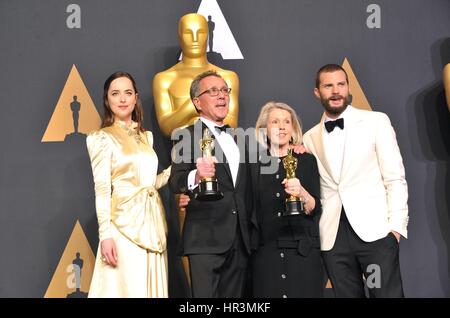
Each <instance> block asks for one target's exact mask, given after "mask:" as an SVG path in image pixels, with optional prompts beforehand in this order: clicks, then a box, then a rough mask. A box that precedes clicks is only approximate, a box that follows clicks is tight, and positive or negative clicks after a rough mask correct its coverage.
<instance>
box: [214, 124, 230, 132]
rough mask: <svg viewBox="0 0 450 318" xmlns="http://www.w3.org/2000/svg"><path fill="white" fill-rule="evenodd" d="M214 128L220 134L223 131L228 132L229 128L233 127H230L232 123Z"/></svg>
mask: <svg viewBox="0 0 450 318" xmlns="http://www.w3.org/2000/svg"><path fill="white" fill-rule="evenodd" d="M214 128H215V129H216V131H217V132H218V133H219V134H220V133H221V132H222V131H223V132H227V129H228V128H231V127H230V125H223V126H215V127H214Z"/></svg>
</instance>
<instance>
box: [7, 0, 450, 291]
mask: <svg viewBox="0 0 450 318" xmlns="http://www.w3.org/2000/svg"><path fill="white" fill-rule="evenodd" d="M70 3H77V4H78V5H80V7H81V12H82V14H81V23H82V25H81V29H69V28H67V26H66V18H67V16H68V14H67V13H66V7H67V6H68V5H69V4H70ZM218 3H219V5H220V7H221V9H222V12H223V14H224V16H225V18H226V19H227V22H228V25H229V27H230V28H231V30H232V32H233V34H234V36H235V39H236V41H237V43H238V45H239V47H240V49H241V52H242V54H243V55H244V58H245V59H244V60H225V61H218V62H217V63H216V64H219V65H220V66H222V67H223V68H226V69H232V70H235V71H236V72H237V73H238V74H239V76H240V80H241V95H240V114H239V123H240V125H241V126H242V127H249V126H251V125H253V124H254V122H255V120H256V117H257V114H258V111H259V109H260V107H261V106H262V105H263V104H264V103H265V102H267V101H269V100H279V101H284V102H287V103H288V104H290V105H292V106H294V107H295V109H296V110H297V111H298V113H299V114H300V116H301V119H302V122H303V125H304V130H305V131H306V130H307V129H309V128H311V127H312V126H313V125H314V124H315V123H316V122H317V121H318V120H319V119H320V115H321V113H322V107H321V105H320V104H319V102H318V101H317V100H316V99H315V97H314V96H313V87H314V76H315V72H316V70H317V69H318V68H319V67H320V66H322V65H323V64H326V63H338V64H341V63H342V61H343V59H344V58H345V57H347V58H348V60H349V62H350V65H351V66H352V68H353V70H354V72H355V74H356V76H357V78H358V80H359V82H360V84H361V86H362V88H363V90H364V92H365V94H366V96H367V98H368V100H369V103H370V104H371V106H372V108H373V109H374V110H378V111H383V112H385V113H387V114H388V115H389V116H390V118H391V120H392V124H393V125H394V127H395V129H396V131H397V137H398V141H399V145H400V149H401V151H402V154H403V158H404V162H405V167H406V177H407V181H408V184H409V195H410V198H409V208H410V224H409V236H410V238H409V239H408V240H402V242H401V268H402V274H403V281H404V288H405V294H406V296H408V297H448V296H450V281H449V269H450V268H449V252H450V224H449V206H450V195H449V191H450V184H449V183H450V177H449V173H450V169H449V168H450V167H449V153H450V118H449V117H450V116H449V111H448V109H447V108H446V105H445V96H444V92H443V86H442V79H441V77H442V76H441V74H442V73H441V72H442V68H443V66H444V65H445V64H447V63H449V62H450V19H449V17H450V1H448V0H370V1H365V0H339V1H336V0H314V1H312V0H282V1H275V0H218ZM371 3H376V4H378V5H379V6H380V7H381V21H382V25H381V28H380V29H369V28H368V27H367V26H366V19H367V17H368V16H369V13H367V12H366V8H367V6H368V5H369V4H371ZM199 4H200V1H196V0H140V1H139V0H134V1H121V0H108V1H106V0H96V1H92V0H89V1H88V0H73V2H71V1H62V0H45V1H24V0H0V43H1V45H0V66H1V68H0V92H1V97H2V107H1V109H2V111H1V114H2V115H1V119H0V120H1V124H0V149H1V150H0V255H1V256H0V297H42V296H43V295H44V293H45V291H46V289H47V287H48V285H49V283H50V280H51V278H52V275H53V273H54V270H55V268H56V266H57V264H58V261H59V259H60V257H61V254H62V252H63V251H64V248H65V245H66V244H67V241H68V239H69V236H70V233H71V231H72V229H73V226H74V224H75V221H76V220H77V219H79V220H80V222H81V225H82V227H83V229H84V231H85V232H86V234H87V237H88V239H89V241H90V244H91V247H92V249H93V251H94V253H95V251H96V249H97V244H98V239H97V223H96V217H95V209H94V193H93V184H92V175H91V171H90V166H89V159H88V156H87V151H86V147H85V144H84V141H78V142H71V143H67V142H57V143H41V138H42V135H43V133H44V131H45V128H46V126H47V124H48V122H49V120H50V116H51V114H52V113H53V110H54V107H55V105H56V102H57V100H58V97H59V95H60V93H61V91H62V88H63V87H64V84H65V81H66V79H67V76H68V73H69V71H70V68H71V66H72V64H75V65H76V66H77V68H78V71H79V72H80V74H81V76H82V78H83V80H84V83H85V85H86V87H87V89H88V91H89V93H90V95H91V97H92V99H93V101H94V103H95V104H96V106H97V109H98V110H99V112H100V113H101V94H102V85H103V82H104V80H105V79H106V77H107V76H108V75H109V74H110V73H112V72H113V71H116V70H125V71H128V72H130V73H131V74H133V75H134V76H135V78H136V80H137V83H138V86H139V88H140V90H141V97H142V100H143V103H144V106H145V115H146V128H148V129H150V130H152V131H153V133H154V135H155V148H156V150H157V152H158V154H159V157H160V161H161V164H160V168H163V167H165V166H166V165H167V164H168V158H169V157H168V153H169V150H170V142H169V141H168V140H166V139H165V138H163V137H162V135H161V133H160V132H159V129H158V125H157V123H156V120H155V112H154V106H153V97H152V92H151V82H152V79H153V76H154V75H155V73H156V72H158V71H161V70H164V69H166V68H168V67H169V66H171V65H173V64H175V63H176V62H177V54H178V52H179V49H178V39H177V23H178V20H179V18H180V17H181V16H182V15H184V14H186V13H188V12H196V11H197V9H198V6H199ZM162 195H163V197H164V198H165V203H166V208H167V210H168V219H169V225H170V233H171V234H170V236H169V244H170V260H171V261H170V270H171V280H170V282H171V283H170V292H171V295H172V296H178V297H183V296H184V295H185V292H186V285H185V282H184V281H183V279H182V274H181V267H180V262H179V260H178V259H177V258H176V257H174V255H173V249H174V246H175V244H176V243H177V235H176V233H177V231H178V221H177V217H176V213H175V212H174V208H173V202H172V200H171V199H170V195H169V193H168V190H167V189H164V190H162Z"/></svg>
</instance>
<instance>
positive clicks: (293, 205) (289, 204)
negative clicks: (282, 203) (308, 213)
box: [282, 149, 305, 216]
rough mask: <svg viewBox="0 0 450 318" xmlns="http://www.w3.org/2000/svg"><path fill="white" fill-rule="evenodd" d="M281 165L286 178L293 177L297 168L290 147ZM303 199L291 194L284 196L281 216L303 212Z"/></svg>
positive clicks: (295, 159)
mask: <svg viewBox="0 0 450 318" xmlns="http://www.w3.org/2000/svg"><path fill="white" fill-rule="evenodd" d="M283 166H284V169H285V170H286V179H293V178H295V171H296V170H297V158H295V157H294V156H293V155H292V149H289V150H288V154H287V156H286V157H284V159H283ZM304 213H305V211H304V207H303V201H301V200H300V199H299V198H297V197H296V196H293V195H288V197H287V198H286V207H285V210H284V212H283V214H282V215H283V216H293V215H300V214H304Z"/></svg>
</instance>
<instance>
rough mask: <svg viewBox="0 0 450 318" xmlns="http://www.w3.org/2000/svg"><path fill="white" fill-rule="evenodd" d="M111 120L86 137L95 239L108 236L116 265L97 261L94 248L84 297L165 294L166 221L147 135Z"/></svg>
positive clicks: (163, 180)
mask: <svg viewBox="0 0 450 318" xmlns="http://www.w3.org/2000/svg"><path fill="white" fill-rule="evenodd" d="M136 128H137V124H136V123H134V122H133V124H132V125H131V127H127V126H126V125H125V124H124V123H122V122H120V121H116V122H115V123H114V124H113V125H112V126H110V127H106V128H102V129H101V130H98V131H95V132H93V133H91V134H89V135H88V137H87V139H86V143H87V148H88V152H89V156H90V159H91V165H92V172H93V176H94V183H95V198H96V199H95V202H96V210H97V219H98V224H99V239H100V241H103V240H104V239H107V238H113V239H114V241H115V243H116V247H117V253H118V258H119V262H118V266H117V267H115V268H114V267H112V266H109V265H107V264H105V263H103V262H102V260H101V251H100V246H99V248H98V251H97V258H96V263H95V268H94V274H93V277H92V282H91V287H90V290H89V297H151V298H160V297H167V296H168V294H167V251H166V236H167V224H166V220H165V213H164V207H163V205H162V202H161V198H160V196H159V193H158V189H159V188H160V187H162V186H164V185H165V184H167V181H168V179H169V176H170V167H169V168H167V169H166V170H164V171H163V172H162V173H161V174H159V175H157V168H158V157H157V155H156V153H155V151H154V150H153V135H152V133H151V132H149V131H147V132H146V133H145V134H143V133H139V132H138V131H137V130H136Z"/></svg>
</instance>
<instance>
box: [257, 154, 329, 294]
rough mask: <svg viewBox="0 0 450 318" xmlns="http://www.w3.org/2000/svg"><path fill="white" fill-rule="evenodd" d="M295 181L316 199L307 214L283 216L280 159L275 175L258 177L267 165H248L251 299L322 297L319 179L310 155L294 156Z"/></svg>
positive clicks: (283, 198) (283, 192) (283, 174)
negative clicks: (251, 215) (252, 223)
mask: <svg viewBox="0 0 450 318" xmlns="http://www.w3.org/2000/svg"><path fill="white" fill-rule="evenodd" d="M294 156H295V157H296V158H297V159H298V163H297V170H296V177H297V178H298V179H299V180H300V183H301V184H302V186H303V187H304V188H305V189H306V191H308V192H309V194H310V195H311V196H313V197H314V199H315V200H316V206H315V209H314V210H313V211H312V213H311V215H297V216H287V217H284V216H282V212H283V211H284V209H285V199H286V196H287V194H286V192H285V190H284V185H282V184H281V182H282V181H283V179H284V178H285V177H286V172H285V169H284V166H283V162H282V159H283V158H273V157H272V158H273V159H274V160H277V161H278V167H277V169H276V172H275V173H269V174H267V173H263V171H264V168H267V166H268V165H269V164H270V163H268V164H262V163H258V164H255V165H253V166H252V169H251V178H252V182H253V189H254V190H255V202H254V210H253V213H254V217H255V219H256V221H257V222H256V223H257V224H256V226H255V228H254V230H253V233H252V248H253V250H254V253H253V256H252V279H253V284H252V285H253V296H254V297H321V296H322V290H323V268H322V263H321V258H320V241H319V219H320V213H321V205H320V179H319V172H318V168H317V162H316V159H315V157H314V156H313V155H311V154H307V153H305V154H300V155H297V154H294Z"/></svg>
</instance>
